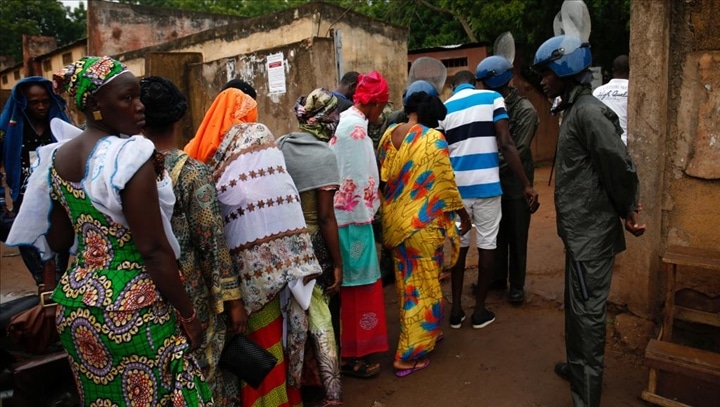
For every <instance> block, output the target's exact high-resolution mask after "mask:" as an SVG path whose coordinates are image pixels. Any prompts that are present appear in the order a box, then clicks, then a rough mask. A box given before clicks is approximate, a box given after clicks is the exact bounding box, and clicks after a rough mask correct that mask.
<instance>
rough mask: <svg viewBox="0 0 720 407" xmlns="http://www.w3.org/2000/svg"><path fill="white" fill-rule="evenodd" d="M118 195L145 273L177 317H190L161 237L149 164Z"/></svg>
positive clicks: (187, 301) (171, 257) (189, 307)
mask: <svg viewBox="0 0 720 407" xmlns="http://www.w3.org/2000/svg"><path fill="white" fill-rule="evenodd" d="M120 196H121V198H122V203H123V213H124V214H125V218H126V219H127V221H128V226H129V227H130V230H131V231H132V235H133V240H134V242H135V245H136V246H137V249H138V252H140V255H141V256H142V259H143V261H144V263H145V268H146V270H147V272H148V274H150V277H151V278H152V279H153V282H154V283H155V286H157V288H158V290H159V291H160V293H161V294H162V295H163V296H164V297H165V298H166V299H167V300H168V301H169V302H170V304H172V306H173V307H175V309H177V310H178V312H179V313H180V315H181V316H182V317H183V318H190V317H191V316H192V315H193V313H194V308H193V304H192V301H191V300H190V297H189V296H188V295H187V293H186V292H185V288H184V287H183V284H182V282H181V281H180V273H179V271H178V266H177V260H176V259H175V254H174V253H173V250H172V247H171V246H170V243H169V242H168V240H167V237H166V236H165V232H164V228H163V224H162V218H161V215H160V204H159V201H158V192H157V184H156V182H155V170H154V168H153V165H152V163H151V162H150V161H148V162H146V163H145V164H144V165H143V166H142V167H140V169H139V170H138V171H137V173H135V175H134V176H133V177H132V178H131V179H130V181H129V182H128V183H127V184H126V185H125V189H123V190H122V191H121V192H120Z"/></svg>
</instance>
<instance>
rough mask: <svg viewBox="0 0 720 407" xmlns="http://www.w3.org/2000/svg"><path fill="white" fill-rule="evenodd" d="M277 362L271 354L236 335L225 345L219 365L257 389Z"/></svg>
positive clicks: (245, 337) (243, 337)
mask: <svg viewBox="0 0 720 407" xmlns="http://www.w3.org/2000/svg"><path fill="white" fill-rule="evenodd" d="M277 362H278V360H277V358H276V357H275V356H273V354H272V353H270V352H268V351H267V350H266V349H265V348H263V347H262V346H260V345H258V344H257V343H255V342H253V341H251V340H250V339H248V337H247V336H245V335H236V336H235V337H234V338H232V339H231V340H230V341H229V342H228V343H227V344H226V345H225V349H223V352H222V355H220V363H219V365H220V367H222V368H223V369H226V370H228V371H230V372H232V373H234V374H235V375H236V376H237V377H239V378H240V379H241V380H243V381H244V382H245V383H247V384H248V385H249V386H250V387H252V388H253V389H257V388H258V387H259V386H260V383H262V381H263V380H264V379H265V376H267V375H268V373H270V371H271V370H272V369H273V368H274V367H275V365H276V364H277Z"/></svg>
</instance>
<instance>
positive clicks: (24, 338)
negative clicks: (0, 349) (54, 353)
mask: <svg viewBox="0 0 720 407" xmlns="http://www.w3.org/2000/svg"><path fill="white" fill-rule="evenodd" d="M53 289H55V260H49V261H47V262H46V263H45V271H44V273H43V284H41V285H39V286H38V296H39V297H40V298H39V300H40V301H39V303H38V304H37V305H35V306H34V307H32V308H30V309H27V310H25V311H23V312H21V313H19V314H17V315H14V316H13V317H12V318H10V323H9V324H8V328H7V331H8V335H9V336H10V338H11V339H12V341H13V343H14V344H15V345H17V346H18V347H21V348H22V349H24V350H25V351H27V352H29V353H34V354H42V353H44V352H45V351H47V349H48V348H49V347H50V346H51V345H54V344H55V343H57V341H58V340H59V339H60V337H59V335H58V332H57V326H56V324H55V311H56V309H57V304H55V303H53V302H52V300H50V295H51V294H52V291H53Z"/></svg>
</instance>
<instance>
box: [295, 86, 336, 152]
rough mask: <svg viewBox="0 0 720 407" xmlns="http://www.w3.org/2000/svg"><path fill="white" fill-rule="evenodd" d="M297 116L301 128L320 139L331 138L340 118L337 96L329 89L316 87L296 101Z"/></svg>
mask: <svg viewBox="0 0 720 407" xmlns="http://www.w3.org/2000/svg"><path fill="white" fill-rule="evenodd" d="M295 116H297V119H298V122H300V125H299V126H298V127H299V128H300V130H302V131H304V132H307V133H310V134H312V135H313V136H315V137H317V138H319V139H320V140H330V138H331V137H332V136H333V134H335V129H336V128H337V124H338V120H340V114H339V112H338V100H337V97H336V96H335V95H333V94H332V93H331V92H330V91H329V90H327V89H323V88H319V89H315V90H314V91H312V92H310V94H309V95H307V96H300V97H299V98H298V100H297V102H295Z"/></svg>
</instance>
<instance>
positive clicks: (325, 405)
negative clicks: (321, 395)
mask: <svg viewBox="0 0 720 407" xmlns="http://www.w3.org/2000/svg"><path fill="white" fill-rule="evenodd" d="M342 405H343V402H342V401H339V400H327V399H324V400H323V401H322V402H321V403H320V404H319V405H318V407H330V406H342Z"/></svg>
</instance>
